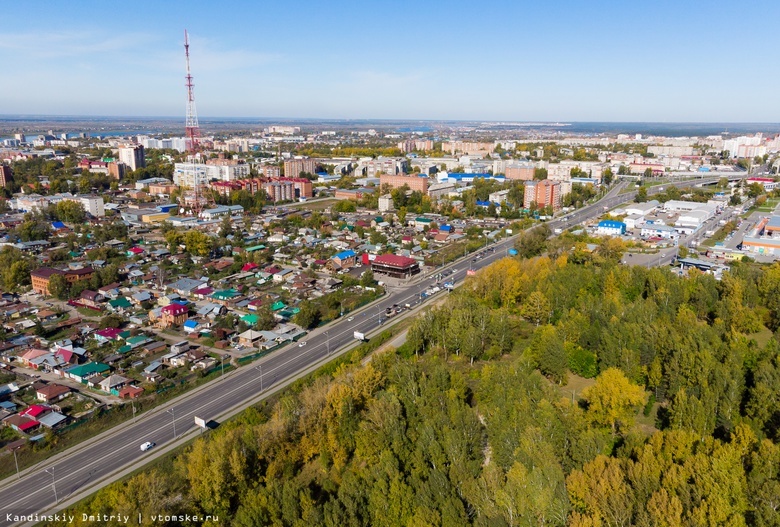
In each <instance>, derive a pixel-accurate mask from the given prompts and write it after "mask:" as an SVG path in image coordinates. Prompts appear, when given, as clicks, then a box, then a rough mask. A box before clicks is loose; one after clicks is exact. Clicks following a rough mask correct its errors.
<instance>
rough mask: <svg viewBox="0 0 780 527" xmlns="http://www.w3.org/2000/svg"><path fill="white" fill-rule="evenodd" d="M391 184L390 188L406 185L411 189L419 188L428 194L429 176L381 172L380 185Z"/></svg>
mask: <svg viewBox="0 0 780 527" xmlns="http://www.w3.org/2000/svg"><path fill="white" fill-rule="evenodd" d="M383 185H390V188H401V187H403V186H404V185H407V186H408V187H409V190H418V191H420V192H422V193H423V194H428V178H427V177H425V176H423V177H420V176H403V175H397V176H396V175H390V174H381V175H380V176H379V186H380V188H381V187H382V186H383Z"/></svg>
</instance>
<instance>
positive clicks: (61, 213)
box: [53, 200, 87, 223]
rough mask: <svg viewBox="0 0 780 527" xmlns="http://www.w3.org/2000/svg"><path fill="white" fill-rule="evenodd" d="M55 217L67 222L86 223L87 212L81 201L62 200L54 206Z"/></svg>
mask: <svg viewBox="0 0 780 527" xmlns="http://www.w3.org/2000/svg"><path fill="white" fill-rule="evenodd" d="M53 209H54V210H53V214H54V217H55V218H56V219H58V220H60V221H64V222H67V223H84V220H85V219H86V217H87V213H86V212H84V207H83V205H82V204H81V203H78V202H75V201H70V200H62V201H60V202H59V203H57V204H55V205H54V206H53Z"/></svg>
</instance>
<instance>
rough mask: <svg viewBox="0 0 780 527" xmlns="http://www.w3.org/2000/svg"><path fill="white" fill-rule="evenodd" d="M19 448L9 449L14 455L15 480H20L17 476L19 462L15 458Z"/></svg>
mask: <svg viewBox="0 0 780 527" xmlns="http://www.w3.org/2000/svg"><path fill="white" fill-rule="evenodd" d="M20 448H21V447H16V448H13V449H11V452H13V453H14V463H15V464H16V479H22V476H21V475H20V474H19V460H18V459H17V458H16V451H17V450H19V449H20Z"/></svg>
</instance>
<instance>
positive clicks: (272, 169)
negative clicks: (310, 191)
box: [257, 165, 313, 179]
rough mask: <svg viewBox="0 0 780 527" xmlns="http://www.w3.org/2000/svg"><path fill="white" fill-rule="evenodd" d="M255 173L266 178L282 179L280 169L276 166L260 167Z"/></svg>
mask: <svg viewBox="0 0 780 527" xmlns="http://www.w3.org/2000/svg"><path fill="white" fill-rule="evenodd" d="M257 171H258V172H259V173H260V174H262V175H264V176H265V177H267V178H272V179H273V178H279V177H282V169H281V168H279V167H278V166H277V165H262V166H260V167H258V168H257ZM285 173H286V172H285ZM298 174H300V172H298ZM312 174H313V172H312ZM290 177H297V176H290Z"/></svg>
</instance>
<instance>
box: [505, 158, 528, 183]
mask: <svg viewBox="0 0 780 527" xmlns="http://www.w3.org/2000/svg"><path fill="white" fill-rule="evenodd" d="M534 170H535V168H534V164H533V163H522V162H514V163H507V165H506V168H505V169H504V175H505V176H506V178H507V179H515V180H521V181H531V180H532V179H533V178H534Z"/></svg>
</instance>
